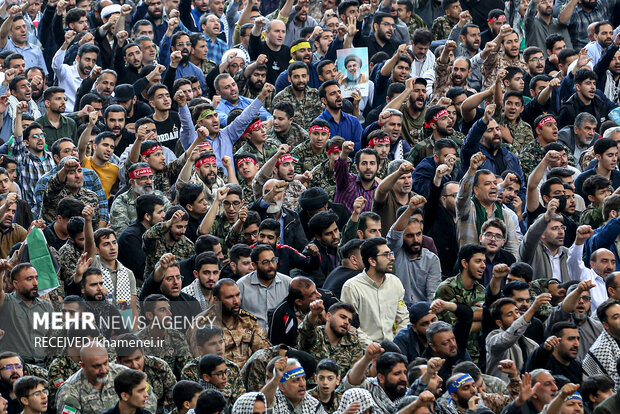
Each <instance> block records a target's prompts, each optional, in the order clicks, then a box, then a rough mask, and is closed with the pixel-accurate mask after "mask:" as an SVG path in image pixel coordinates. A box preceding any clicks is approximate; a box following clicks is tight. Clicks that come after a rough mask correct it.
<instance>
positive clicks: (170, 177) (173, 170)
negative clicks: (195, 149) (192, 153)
mask: <svg viewBox="0 0 620 414" xmlns="http://www.w3.org/2000/svg"><path fill="white" fill-rule="evenodd" d="M184 165H185V155H181V156H180V157H179V158H177V159H176V160H174V161H172V162H171V163H170V164H166V166H165V167H164V169H163V170H161V171H155V170H153V188H154V189H155V190H158V191H161V192H162V193H163V194H164V195H165V196H166V198H168V199H172V185H173V184H174V183H175V182H176V181H177V178H178V177H179V174H180V173H181V170H182V169H183V166H184Z"/></svg>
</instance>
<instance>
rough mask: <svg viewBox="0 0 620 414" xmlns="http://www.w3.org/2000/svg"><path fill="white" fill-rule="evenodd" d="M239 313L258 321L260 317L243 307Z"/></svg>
mask: <svg viewBox="0 0 620 414" xmlns="http://www.w3.org/2000/svg"><path fill="white" fill-rule="evenodd" d="M239 315H241V316H247V317H248V318H250V319H252V320H253V321H257V320H258V318H257V317H256V316H254V315H252V314H251V313H250V312H248V311H246V310H245V309H241V311H239Z"/></svg>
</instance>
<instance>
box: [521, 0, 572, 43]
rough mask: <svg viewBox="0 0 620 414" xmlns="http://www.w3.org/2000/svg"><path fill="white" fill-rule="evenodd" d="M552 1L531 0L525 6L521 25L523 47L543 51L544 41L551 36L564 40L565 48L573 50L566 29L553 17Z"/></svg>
mask: <svg viewBox="0 0 620 414" xmlns="http://www.w3.org/2000/svg"><path fill="white" fill-rule="evenodd" d="M553 3H554V1H553V0H532V1H530V3H529V4H528V6H527V10H526V11H525V15H524V16H523V23H524V25H525V46H526V47H530V46H537V47H539V48H540V49H544V48H545V45H546V39H547V38H548V37H549V36H550V35H553V34H558V35H560V36H562V37H563V38H564V41H565V42H566V47H567V48H569V49H572V48H573V44H572V42H571V40H570V34H569V32H568V27H567V26H566V25H564V24H561V23H560V21H559V19H558V18H557V17H553Z"/></svg>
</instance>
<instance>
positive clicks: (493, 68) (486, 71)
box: [481, 52, 527, 90]
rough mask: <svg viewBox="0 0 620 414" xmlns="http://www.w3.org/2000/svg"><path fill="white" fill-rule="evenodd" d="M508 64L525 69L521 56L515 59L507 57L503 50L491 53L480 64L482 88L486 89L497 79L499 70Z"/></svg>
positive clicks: (525, 65)
mask: <svg viewBox="0 0 620 414" xmlns="http://www.w3.org/2000/svg"><path fill="white" fill-rule="evenodd" d="M508 66H517V67H520V68H521V69H523V70H525V71H527V64H526V63H525V61H524V60H523V58H522V57H521V56H519V57H518V58H516V59H508V58H507V57H506V55H505V54H504V53H503V52H497V53H491V54H490V55H489V57H488V58H487V60H485V61H484V63H483V64H482V69H481V71H482V89H481V90H487V89H489V88H490V87H491V86H493V84H494V83H495V81H496V80H497V74H498V73H499V71H500V70H502V69H506V68H507V67H508Z"/></svg>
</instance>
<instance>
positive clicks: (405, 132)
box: [399, 102, 427, 147]
mask: <svg viewBox="0 0 620 414" xmlns="http://www.w3.org/2000/svg"><path fill="white" fill-rule="evenodd" d="M426 108H427V107H426V106H424V108H423V109H422V112H420V115H418V117H417V118H413V117H412V116H411V114H410V113H409V109H407V102H404V103H403V104H402V105H401V106H400V108H399V110H400V112H402V113H403V129H402V132H401V135H402V136H403V138H404V139H405V141H407V143H408V144H409V145H411V146H412V147H413V146H414V145H416V144H417V143H418V135H419V134H420V131H422V129H423V127H424V116H425V115H426Z"/></svg>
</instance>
